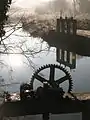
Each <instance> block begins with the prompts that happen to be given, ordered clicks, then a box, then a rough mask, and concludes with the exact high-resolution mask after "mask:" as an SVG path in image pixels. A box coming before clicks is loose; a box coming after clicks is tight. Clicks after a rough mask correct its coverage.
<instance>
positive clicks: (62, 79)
mask: <svg viewBox="0 0 90 120" xmlns="http://www.w3.org/2000/svg"><path fill="white" fill-rule="evenodd" d="M66 80H68V76H66V75H65V76H64V77H62V78H60V79H58V80H57V81H56V83H57V84H61V83H63V82H64V81H66Z"/></svg>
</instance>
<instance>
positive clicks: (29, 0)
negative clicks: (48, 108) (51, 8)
mask: <svg viewBox="0 0 90 120" xmlns="http://www.w3.org/2000/svg"><path fill="white" fill-rule="evenodd" d="M13 1H15V3H14V5H16V6H19V7H24V8H28V7H34V6H37V5H39V4H41V3H42V2H48V1H52V0H13ZM68 1H72V0H68Z"/></svg>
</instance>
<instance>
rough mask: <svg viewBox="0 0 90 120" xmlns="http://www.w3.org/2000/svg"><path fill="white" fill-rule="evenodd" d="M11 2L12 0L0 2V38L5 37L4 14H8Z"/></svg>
mask: <svg viewBox="0 0 90 120" xmlns="http://www.w3.org/2000/svg"><path fill="white" fill-rule="evenodd" d="M11 1H12V0H0V37H2V36H4V35H5V31H4V24H5V21H6V20H7V18H8V15H7V14H6V13H7V12H8V9H9V7H10V4H11Z"/></svg>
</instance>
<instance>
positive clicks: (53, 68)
mask: <svg viewBox="0 0 90 120" xmlns="http://www.w3.org/2000/svg"><path fill="white" fill-rule="evenodd" d="M54 75H55V67H54V66H52V65H51V66H50V76H49V81H50V82H51V83H52V82H54Z"/></svg>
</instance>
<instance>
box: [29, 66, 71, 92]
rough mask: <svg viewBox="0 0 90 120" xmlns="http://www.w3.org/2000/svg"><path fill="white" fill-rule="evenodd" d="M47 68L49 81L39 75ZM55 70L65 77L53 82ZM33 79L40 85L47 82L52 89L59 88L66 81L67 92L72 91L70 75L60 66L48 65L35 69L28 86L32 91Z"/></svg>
mask: <svg viewBox="0 0 90 120" xmlns="http://www.w3.org/2000/svg"><path fill="white" fill-rule="evenodd" d="M47 68H49V79H46V78H44V77H42V76H41V75H40V72H41V71H42V70H45V69H47ZM55 69H58V70H60V71H62V72H63V73H64V74H65V75H64V76H63V77H60V78H59V79H57V80H55ZM35 79H37V80H38V81H39V82H41V83H44V82H47V83H48V84H49V85H50V87H52V88H59V87H60V85H61V84H62V83H64V82H65V81H68V91H67V92H68V93H70V92H71V91H72V86H73V83H72V77H71V75H70V73H69V72H68V71H67V70H66V69H65V68H63V67H62V66H60V65H55V64H48V65H44V66H41V67H40V68H39V69H37V70H36V72H35V73H34V74H33V75H32V77H31V81H30V85H31V87H32V89H33V83H34V81H35Z"/></svg>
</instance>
